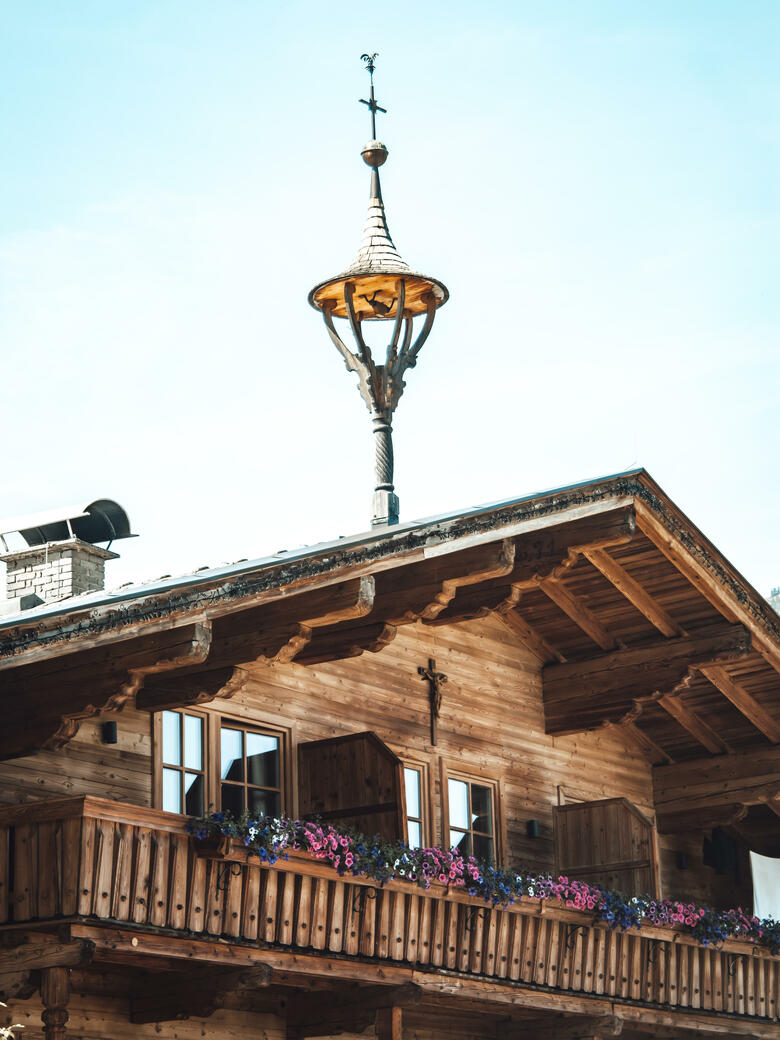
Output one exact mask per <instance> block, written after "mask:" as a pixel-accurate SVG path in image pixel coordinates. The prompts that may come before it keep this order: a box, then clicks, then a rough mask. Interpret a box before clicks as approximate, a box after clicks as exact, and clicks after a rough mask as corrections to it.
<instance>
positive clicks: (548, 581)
mask: <svg viewBox="0 0 780 1040" xmlns="http://www.w3.org/2000/svg"><path fill="white" fill-rule="evenodd" d="M539 588H540V589H541V590H542V592H543V593H544V594H545V595H546V596H547V597H548V598H549V599H551V600H552V601H553V603H554V604H555V605H556V606H557V607H559V608H560V609H561V610H562V611H563V612H564V614H566V615H568V617H570V618H571V620H572V621H573V622H574V624H575V625H577V626H578V627H579V628H581V629H582V631H583V632H584V633H585V635H587V636H589V637H590V638H591V639H592V640H593V642H594V643H596V644H598V646H600V647H601V649H602V650H614V649H615V648H616V647H617V645H618V643H617V641H616V640H615V639H614V637H613V636H611V635H610V634H609V632H608V631H607V630H606V628H605V627H604V626H603V625H602V623H601V622H600V621H599V619H598V618H597V617H596V615H595V614H594V613H593V611H592V610H591V609H590V608H589V607H588V606H586V604H585V603H584V602H583V601H582V600H581V599H580V598H579V597H578V596H575V595H574V593H573V592H569V590H568V589H567V588H566V586H565V585H564V583H563V581H562V580H561V579H560V578H542V579H541V581H540V582H539Z"/></svg>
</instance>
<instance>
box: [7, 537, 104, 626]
mask: <svg viewBox="0 0 780 1040" xmlns="http://www.w3.org/2000/svg"><path fill="white" fill-rule="evenodd" d="M118 558H119V554H118V553H115V552H110V551H109V550H108V549H101V548H100V547H99V546H97V545H92V544H91V543H90V542H83V541H82V540H81V539H80V538H71V539H69V540H68V541H64V542H46V543H45V544H44V545H35V546H32V547H30V548H27V549H20V550H19V551H18V552H11V553H5V554H4V555H2V556H0V560H1V561H2V562H3V563H4V564H5V566H6V579H5V589H6V591H5V594H6V597H7V599H8V600H12V601H15V605H16V607H17V609H19V610H29V609H30V607H37V606H38V605H39V604H40V603H56V602H58V600H61V599H68V598H69V597H71V596H81V595H82V594H83V593H85V592H97V591H98V590H99V589H102V588H105V567H106V560H116V559H118Z"/></svg>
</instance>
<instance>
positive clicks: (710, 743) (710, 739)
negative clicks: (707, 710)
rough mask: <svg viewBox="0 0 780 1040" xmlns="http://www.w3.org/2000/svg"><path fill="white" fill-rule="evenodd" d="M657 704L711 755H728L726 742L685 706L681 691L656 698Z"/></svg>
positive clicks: (728, 749)
mask: <svg viewBox="0 0 780 1040" xmlns="http://www.w3.org/2000/svg"><path fill="white" fill-rule="evenodd" d="M658 703H659V704H660V705H661V707H662V708H663V709H664V711H666V712H668V714H669V715H671V716H672V718H673V719H674V720H675V722H677V723H679V725H680V726H682V728H683V729H684V730H685V731H686V732H687V733H689V734H690V735H691V736H692V737H693V738H694V740H698V742H699V743H700V744H701V745H702V746H703V747H705V748H706V749H707V750H708V751H709V752H711V753H712V754H713V755H723V754H728V753H729V751H730V750H731V749H730V748H729V746H728V744H727V743H726V741H725V740H723V738H722V737H721V736H719V735H718V733H716V732H715V730H714V729H713V728H712V726H710V724H709V723H708V722H706V721H705V720H704V719H703V718H702V717H701V716H700V715H698V714H697V713H696V712H695V711H694V710H693V709H692V708H689V707H688V706H687V705H686V704H685V702H684V701H683V695H682V691H681V692H679V693H666V694H664V695H663V696H662V697H659V698H658Z"/></svg>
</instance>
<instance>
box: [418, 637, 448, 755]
mask: <svg viewBox="0 0 780 1040" xmlns="http://www.w3.org/2000/svg"><path fill="white" fill-rule="evenodd" d="M417 672H418V674H419V676H420V678H421V679H424V680H425V681H426V682H427V683H428V700H429V702H430V709H431V744H433V745H435V744H436V736H437V721H438V718H439V713H440V712H441V696H442V690H441V688H442V686H443V685H444V683H446V681H447V676H446V675H445V674H444V673H443V672H437V671H436V661H435V659H434V658H433V657H429V658H428V667H427V668H423V667H420V668H418V669H417Z"/></svg>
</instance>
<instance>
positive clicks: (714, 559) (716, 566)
mask: <svg viewBox="0 0 780 1040" xmlns="http://www.w3.org/2000/svg"><path fill="white" fill-rule="evenodd" d="M625 496H633V497H635V498H637V499H639V500H640V501H642V502H644V503H645V504H646V505H647V506H648V507H649V508H650V509H651V510H652V511H653V513H654V514H655V515H656V516H657V517H658V519H659V520H660V521H661V522H662V523H663V525H664V527H665V528H666V529H667V530H668V531H669V533H670V534H672V535H673V536H674V537H675V538H676V539H678V540H679V541H680V543H681V544H682V545H683V546H684V547H685V548H686V549H687V550H688V552H690V553H691V554H692V555H693V556H694V557H695V558H696V559H697V561H698V562H699V563H700V564H702V565H703V566H704V567H705V568H706V569H707V570H708V571H709V573H711V574H712V575H713V577H714V578H715V579H716V580H718V581H719V582H720V583H721V584H722V585H724V586H725V587H726V588H727V589H728V590H729V591H730V593H731V594H732V595H733V596H734V597H735V598H736V599H737V601H738V602H739V603H740V605H741V606H742V607H743V608H744V609H746V610H747V611H748V613H749V614H750V615H751V617H753V618H754V619H755V621H756V622H757V623H758V624H759V625H760V627H761V628H763V629H764V630H765V631H766V633H767V634H768V635H770V636H771V638H773V639H774V640H775V641H776V642H777V643H778V645H780V618H778V615H777V614H776V612H775V611H774V610H773V609H772V608H771V607H770V605H769V604H768V603H767V602H766V601H765V600H764V599H763V597H762V596H761V595H760V594H759V593H758V592H757V591H756V590H755V589H753V587H752V586H751V585H749V584H748V582H747V581H746V580H745V579H744V578H743V577H742V576H741V575H740V574H739V572H738V571H737V570H736V569H735V568H734V567H733V566H732V565H731V564H730V563H729V562H728V560H726V559H725V558H724V557H723V556H722V555H721V554H720V553H719V552H718V550H717V549H716V548H715V547H714V546H713V545H712V543H711V542H709V540H708V539H707V538H705V537H704V535H703V534H702V533H701V532H700V531H699V530H698V528H696V527H695V526H694V525H693V524H692V523H691V521H690V520H689V519H688V518H687V516H685V514H684V513H682V511H681V510H679V509H678V508H677V507H676V506H675V505H674V503H673V502H672V501H671V500H670V499H669V497H668V496H667V495H666V494H665V493H664V491H663V490H662V489H661V488H660V487H659V485H658V484H656V482H655V481H654V480H653V479H652V477H650V475H649V474H648V473H647V472H646V471H645V470H644V469H635V470H629V471H626V472H625V473H619V474H616V475H613V476H609V477H602V478H597V479H596V480H592V481H588V482H585V483H582V484H572V485H568V486H567V487H563V488H556V489H554V490H551V491H546V492H542V493H541V494H539V493H537V494H535V495H529V496H528V497H526V498H520V499H513V500H510V501H507V502H500V503H495V504H491V505H489V506H481V507H475V508H474V509H471V510H467V511H465V512H461V513H453V514H445V515H443V516H440V517H435V518H431V519H429V520H425V521H421V522H418V523H415V524H408V525H401V526H400V527H394V528H391V529H389V530H385V531H382V532H381V533H375V532H371V533H368V534H365V535H362V536H356V537H355V538H351V539H343V540H339V541H337V542H331V543H326V544H323V545H318V546H313V547H312V548H311V550H309V551H307V552H304V553H302V554H299V555H296V556H295V557H293V558H287V559H279V558H278V557H272V558H269V559H268V560H263V561H254V562H251V563H247V564H246V565H244V566H243V567H240V568H236V567H231V568H228V569H226V570H227V572H226V573H221V574H217V575H214V574H211V575H194V576H191V577H189V576H188V577H185V578H182V579H178V580H176V581H175V582H173V583H169V584H168V585H167V586H166V587H165V588H164V589H159V588H158V589H150V588H148V587H144V586H139V587H137V588H136V589H134V590H128V594H127V595H126V596H124V597H116V596H106V597H105V598H103V599H98V600H92V599H90V601H89V602H87V603H83V604H80V605H74V606H71V607H70V608H68V606H67V605H65V604H63V607H62V610H61V611H60V610H58V611H56V612H53V613H51V614H48V615H47V616H46V617H40V616H39V617H35V618H30V619H29V620H25V619H16V618H14V619H13V621H12V622H11V624H8V623H6V625H4V626H0V660H1V659H5V660H8V658H10V657H16V656H20V655H22V654H24V652H25V651H26V650H28V649H32V648H43V647H48V646H50V647H51V648H52V650H53V652H54V653H55V654H56V653H61V652H69V651H72V650H76V649H78V646H77V645H74V644H77V643H78V642H79V641H80V640H82V639H85V640H94V639H95V638H96V637H99V636H100V635H102V634H104V633H105V634H108V633H111V632H113V633H116V632H118V631H119V630H121V629H122V628H125V627H127V626H130V625H145V624H150V623H155V622H157V623H159V622H161V621H162V622H164V621H165V620H168V619H169V620H170V621H171V622H173V621H180V620H182V619H183V617H184V616H186V615H197V614H202V613H203V612H204V611H207V610H210V609H212V608H214V607H219V606H223V605H224V606H225V607H229V606H230V605H231V604H235V603H237V602H239V601H240V600H242V599H249V598H250V597H255V596H258V595H260V594H262V593H265V592H269V591H271V590H273V589H278V590H280V595H281V594H283V592H282V590H285V589H289V588H291V587H292V586H305V585H311V584H314V583H320V582H327V581H328V580H332V579H334V578H335V577H336V576H337V575H338V574H339V573H341V572H343V571H345V570H350V569H353V568H358V567H366V566H371V565H372V564H380V563H381V562H383V561H389V560H392V559H393V558H394V557H396V556H398V557H401V556H405V555H408V554H410V553H414V552H415V550H417V551H420V550H422V549H425V548H429V547H431V546H433V545H436V544H442V543H446V542H448V541H452V540H455V539H458V538H464V537H468V536H473V535H479V534H484V533H489V532H490V531H493V530H500V529H501V528H504V527H507V526H509V525H510V524H517V523H522V522H524V521H531V520H533V519H537V518H539V517H544V516H550V515H553V514H556V513H564V512H566V511H567V510H570V509H572V508H576V507H577V506H583V505H588V504H591V503H598V502H601V501H605V500H608V499H610V498H622V497H625ZM12 626H13V627H12ZM3 629H5V631H6V632H7V635H5V638H2V636H3V635H4V633H3ZM20 663H21V661H20Z"/></svg>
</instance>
